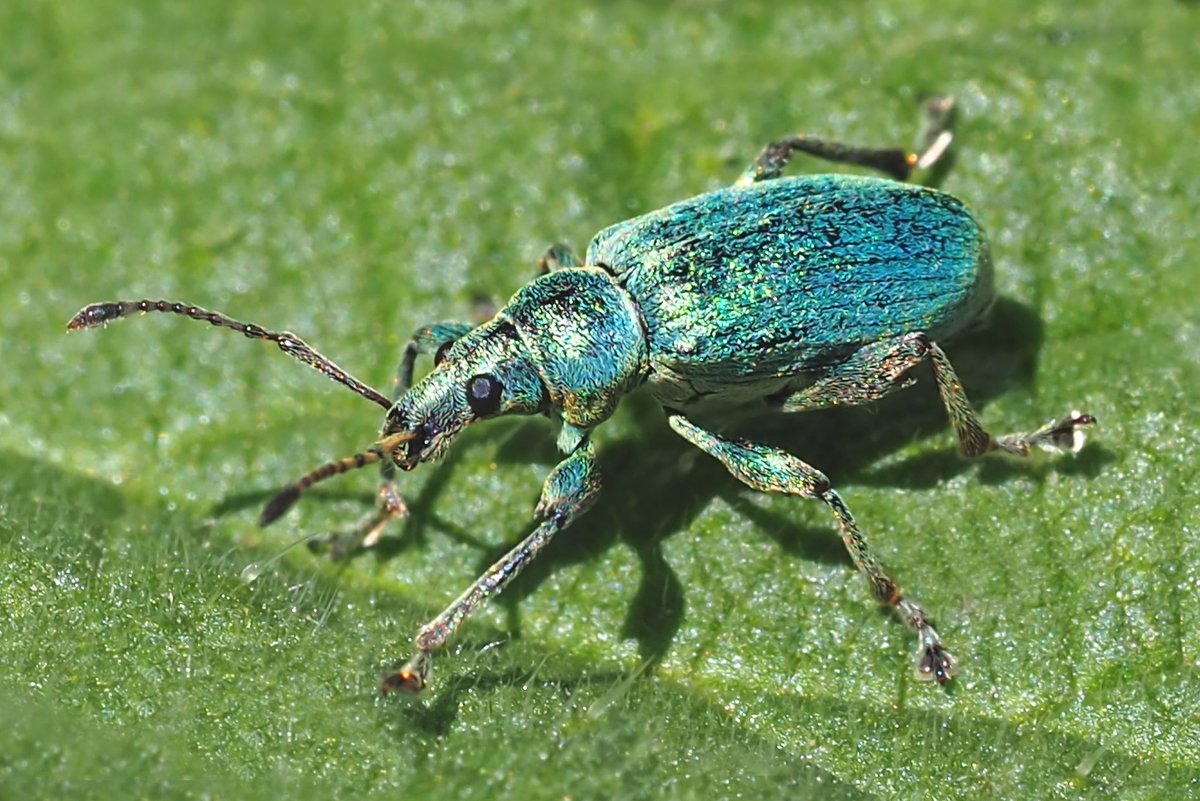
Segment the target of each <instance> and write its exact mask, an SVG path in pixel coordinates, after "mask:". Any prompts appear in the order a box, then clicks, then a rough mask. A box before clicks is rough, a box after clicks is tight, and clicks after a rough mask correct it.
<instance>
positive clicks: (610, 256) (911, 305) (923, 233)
mask: <svg viewBox="0 0 1200 801" xmlns="http://www.w3.org/2000/svg"><path fill="white" fill-rule="evenodd" d="M587 263H588V264H596V265H603V266H604V267H606V268H607V269H609V270H610V271H612V272H613V273H614V274H615V275H617V276H618V278H619V280H620V281H621V283H622V284H624V286H625V287H626V288H627V289H628V290H629V292H630V294H631V295H632V296H633V298H634V299H635V301H636V303H637V304H638V307H639V309H640V310H641V313H642V316H643V318H644V319H645V321H646V331H647V334H648V338H649V352H650V366H651V374H650V377H649V383H650V386H651V387H652V389H653V390H654V391H655V392H656V394H657V395H659V397H661V398H663V399H664V400H665V401H670V402H673V403H686V402H688V401H690V400H692V399H694V398H695V397H696V396H700V395H724V396H736V395H755V394H767V393H769V392H775V391H778V390H779V389H780V388H781V387H783V386H787V385H788V384H789V383H796V382H795V381H793V379H795V378H797V377H802V376H804V375H806V374H813V373H820V372H821V371H822V370H823V369H824V368H826V367H828V366H830V365H833V364H836V363H838V362H839V361H841V360H842V359H844V358H845V357H846V356H848V355H849V354H850V353H852V352H854V351H855V350H857V349H858V348H860V347H862V346H863V345H866V344H868V343H871V342H877V341H880V340H884V339H887V338H890V337H894V336H898V335H900V334H904V333H908V332H912V331H924V332H926V333H927V334H929V336H930V337H931V338H933V339H945V338H946V337H948V336H951V335H953V334H954V333H956V332H958V331H959V330H961V329H962V328H963V327H964V326H966V325H968V324H969V323H970V322H971V321H972V320H973V319H975V318H976V317H978V316H979V314H980V313H982V312H983V311H984V310H985V309H986V308H987V306H988V305H989V304H990V302H991V299H992V269H991V261H990V259H989V256H988V248H987V242H986V239H985V237H984V234H983V232H982V230H981V229H980V227H979V225H978V224H977V223H976V222H975V220H974V218H972V216H971V214H970V212H968V211H967V209H966V207H965V206H964V205H963V204H962V203H961V202H960V201H959V200H958V199H956V198H954V197H952V196H950V195H947V194H945V193H943V192H938V191H936V190H932V189H926V188H922V187H916V186H912V185H911V184H902V183H898V182H895V181H890V180H885V179H880V178H869V177H858V176H846V175H816V176H800V177H796V178H780V179H777V180H773V181H764V182H762V183H756V184H751V185H748V186H733V187H728V188H724V189H719V190H716V191H714V192H710V193H708V194H704V195H699V196H697V197H694V198H691V199H689V200H684V201H682V202H679V203H676V204H674V205H671V206H667V207H666V208H664V209H660V210H659V211H655V212H652V213H650V214H646V215H643V216H641V217H636V218H634V219H632V220H627V221H625V222H622V223H618V224H617V225H614V226H612V227H610V228H606V229H605V230H603V231H601V232H600V233H599V234H597V235H596V237H595V238H594V239H593V240H592V243H591V245H590V246H589V248H588V254H587ZM799 383H803V381H800V382H799Z"/></svg>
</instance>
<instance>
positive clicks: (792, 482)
mask: <svg viewBox="0 0 1200 801" xmlns="http://www.w3.org/2000/svg"><path fill="white" fill-rule="evenodd" d="M668 419H669V421H670V424H671V428H673V429H674V430H675V433H677V434H679V435H680V436H681V437H683V438H684V439H686V440H687V441H688V442H690V443H692V444H693V445H695V446H696V447H697V448H699V449H700V450H702V451H704V452H705V453H707V454H708V455H710V456H712V457H714V458H716V459H717V461H719V462H720V463H721V464H723V465H725V468H726V469H727V470H729V472H730V473H732V474H733V475H734V477H735V478H737V479H738V480H739V481H741V482H742V483H743V484H746V485H748V486H750V487H753V488H754V489H756V490H759V491H761V492H781V493H784V494H787V495H799V496H801V497H804V498H816V499H817V500H819V501H821V502H822V503H824V504H825V505H826V506H828V507H829V509H830V510H831V511H832V512H833V516H834V517H835V518H836V519H837V525H838V531H839V532H840V534H841V537H842V542H844V543H845V544H846V550H848V551H849V552H850V558H851V559H853V560H854V564H855V566H856V567H857V568H858V569H859V571H860V572H862V574H863V575H864V576H866V577H867V582H868V583H869V584H870V587H871V593H872V594H873V595H874V596H875V598H876V599H877V600H878V601H880V602H881V603H885V604H889V605H890V606H892V607H894V608H895V609H896V611H897V612H898V613H899V615H900V616H901V617H902V618H903V619H904V622H906V623H907V624H908V625H909V626H911V627H912V628H913V629H914V630H915V631H916V632H917V676H918V677H920V678H922V679H936V680H937V681H939V682H942V683H944V682H946V681H949V680H950V678H951V674H952V671H953V669H954V657H952V656H951V655H950V653H949V652H948V651H947V650H946V649H945V648H944V647H943V646H942V640H941V638H940V637H939V636H938V633H937V631H936V630H935V629H934V628H933V624H932V623H930V622H929V615H928V614H926V612H925V610H924V609H922V608H921V607H920V606H919V605H917V604H916V603H914V602H912V601H910V600H909V599H907V598H905V597H903V596H902V595H901V594H900V588H899V587H897V586H896V582H894V581H892V579H891V578H889V577H888V575H887V573H885V572H884V571H883V566H882V565H881V564H880V563H879V559H878V558H877V557H876V556H875V554H874V552H873V551H872V550H871V547H870V545H868V544H867V538H866V536H864V535H863V533H862V531H861V530H860V529H859V528H858V525H857V524H856V523H855V522H854V516H853V515H851V514H850V510H849V509H848V508H847V507H846V504H845V503H844V502H843V501H842V498H841V496H840V495H838V494H837V492H835V491H834V490H833V488H832V486H831V485H830V483H829V479H828V478H826V477H825V474H824V473H822V472H821V471H820V470H817V469H816V468H815V467H812V466H811V465H809V464H807V463H805V462H803V461H801V460H800V459H797V458H796V457H795V456H792V455H791V454H789V453H787V452H785V451H782V450H779V449H778V448H772V447H769V446H767V445H761V444H759V443H756V442H749V441H747V440H731V439H726V438H724V437H720V436H717V435H716V434H713V433H711V432H709V431H706V430H704V429H703V428H700V427H699V426H697V425H696V424H695V423H693V422H691V421H690V420H688V419H687V418H686V417H684V416H683V415H680V414H672V415H670V416H669V418H668Z"/></svg>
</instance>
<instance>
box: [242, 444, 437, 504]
mask: <svg viewBox="0 0 1200 801" xmlns="http://www.w3.org/2000/svg"><path fill="white" fill-rule="evenodd" d="M414 436H416V434H415V433H413V432H410V431H401V432H399V433H397V434H392V435H391V436H388V437H384V438H383V439H381V440H379V442H376V443H375V444H374V445H372V446H371V447H370V448H368V449H367V450H366V451H364V452H363V453H356V454H354V455H353V456H347V457H345V458H344V459H338V460H336V461H333V462H326V463H325V464H323V465H321V466H320V467H318V468H317V469H316V470H313V471H312V472H310V473H306V474H305V475H304V476H302V477H301V478H300V479H299V480H298V481H296V482H295V483H293V484H289V485H288V486H286V487H284V488H283V489H282V490H281V491H280V492H279V494H278V495H276V496H275V497H274V498H272V499H271V500H270V501H268V502H267V505H266V506H264V507H263V510H262V514H261V515H259V518H258V524H259V525H260V526H269V525H271V523H274V522H275V521H276V520H278V519H279V518H280V517H282V516H283V514H284V513H285V512H287V510H288V509H291V508H292V504H294V503H295V502H296V501H298V500H299V499H300V495H301V494H302V493H304V492H305V491H307V490H308V488H309V487H311V486H312V485H313V484H316V483H318V482H321V481H324V480H325V479H327V478H332V477H333V476H339V475H341V474H342V473H345V472H347V471H349V470H357V469H358V468H360V467H366V466H367V465H369V464H375V463H376V462H381V461H383V460H384V459H387V458H389V457H390V455H391V453H392V451H394V450H395V449H396V448H397V446H399V445H401V444H402V443H404V442H407V441H408V440H410V439H412V438H413V437H414Z"/></svg>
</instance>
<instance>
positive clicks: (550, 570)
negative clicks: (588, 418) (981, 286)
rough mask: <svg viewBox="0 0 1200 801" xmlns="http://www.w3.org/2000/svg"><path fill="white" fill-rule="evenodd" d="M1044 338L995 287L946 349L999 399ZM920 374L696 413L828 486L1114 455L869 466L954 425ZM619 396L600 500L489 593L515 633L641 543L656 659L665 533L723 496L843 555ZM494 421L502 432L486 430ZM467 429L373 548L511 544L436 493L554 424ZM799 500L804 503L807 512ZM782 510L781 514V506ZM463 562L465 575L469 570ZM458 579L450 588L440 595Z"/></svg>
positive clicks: (665, 574)
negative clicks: (477, 455) (556, 582)
mask: <svg viewBox="0 0 1200 801" xmlns="http://www.w3.org/2000/svg"><path fill="white" fill-rule="evenodd" d="M1041 343H1042V326H1041V323H1040V322H1039V320H1038V319H1037V316H1036V314H1035V313H1034V312H1033V311H1032V310H1031V309H1029V308H1028V307H1026V306H1023V305H1021V304H1018V303H1016V302H1014V301H1010V300H1006V299H1000V300H998V301H997V303H996V306H995V307H994V309H993V311H992V313H991V315H990V317H989V318H988V320H987V321H986V322H985V323H984V324H983V325H982V326H981V327H980V328H978V329H976V330H975V331H974V332H972V333H969V334H967V335H964V336H962V337H959V338H958V339H956V340H953V341H952V342H951V343H950V345H949V346H948V350H949V352H950V354H951V357H952V358H953V359H954V360H955V364H956V366H957V368H958V371H959V374H960V377H961V378H962V380H963V384H964V385H965V386H966V387H967V389H968V391H969V392H970V394H971V398H972V401H973V403H974V404H975V405H976V406H977V407H979V408H983V407H986V405H987V403H988V402H989V401H990V400H992V399H993V398H996V397H998V396H1000V395H1002V394H1004V393H1006V392H1008V391H1010V390H1012V389H1014V388H1018V387H1024V386H1028V385H1029V384H1030V383H1031V382H1032V380H1033V376H1034V375H1035V374H1036V366H1037V354H1038V352H1039V350H1040V348H1041ZM923 368H925V369H923ZM914 376H915V377H917V378H918V384H917V385H916V386H915V387H913V388H911V389H909V390H907V391H905V392H899V393H896V394H895V395H892V396H891V397H888V398H885V399H884V400H882V401H880V402H878V403H875V404H873V405H871V406H867V407H861V408H852V409H839V410H824V411H816V412H807V413H803V414H790V415H789V414H782V413H774V412H772V413H768V414H763V409H762V406H759V407H757V408H756V409H753V410H751V413H750V414H747V412H746V411H745V410H742V411H741V412H740V414H738V415H734V416H728V415H719V416H718V417H717V418H716V419H715V420H705V421H704V422H706V423H707V424H713V425H715V427H716V428H719V429H722V430H723V431H724V433H726V434H732V435H736V436H742V437H747V438H751V439H755V440H758V441H762V442H768V443H771V444H773V445H776V446H779V447H781V448H783V449H785V450H787V451H789V452H791V453H794V454H796V455H797V456H799V457H800V458H802V459H804V460H805V461H807V462H809V463H810V464H812V465H814V466H816V467H817V468H818V469H820V470H822V471H824V472H825V473H826V474H827V475H829V476H830V478H831V479H832V481H833V483H834V486H835V487H843V488H852V487H853V486H855V485H868V486H891V487H899V488H905V489H925V488H929V489H932V488H933V487H935V486H936V485H938V484H939V483H941V482H944V481H945V480H947V479H949V478H951V477H953V476H955V475H958V474H960V473H962V472H963V471H964V470H976V471H977V472H978V475H979V477H980V480H981V481H983V482H985V483H1002V482H1004V481H1006V480H1009V479H1010V478H1011V477H1015V476H1023V477H1030V476H1033V477H1034V480H1040V478H1041V477H1044V476H1045V475H1046V474H1047V473H1050V472H1071V473H1084V474H1095V473H1097V472H1099V470H1100V469H1102V467H1103V465H1104V464H1105V463H1106V462H1107V461H1109V460H1111V458H1112V457H1111V454H1109V453H1108V452H1107V451H1105V450H1104V449H1103V448H1100V447H1097V446H1095V445H1092V446H1091V447H1089V448H1087V449H1085V450H1084V451H1083V453H1082V454H1081V455H1080V456H1079V457H1077V458H1076V459H1075V460H1074V461H1072V462H1061V461H1052V460H1046V461H1045V462H1039V463H1037V464H1035V465H1030V464H1027V463H1020V464H1018V463H1016V462H1015V460H1014V461H1013V462H1009V461H1007V460H984V461H982V462H979V463H978V466H976V463H973V462H970V461H968V460H965V459H962V458H961V457H960V456H959V455H958V453H957V447H956V446H954V445H948V446H943V447H935V448H930V449H928V450H927V451H925V452H923V453H921V454H919V455H917V456H914V457H911V458H907V459H904V460H903V461H902V462H900V463H894V464H889V465H887V466H886V467H882V468H876V467H874V465H875V464H876V463H877V462H878V461H879V460H880V459H881V458H883V457H885V456H886V455H888V454H890V453H893V452H895V451H896V450H897V449H899V448H901V447H902V446H904V445H906V444H908V443H910V442H912V441H914V440H920V439H924V438H926V437H929V436H931V435H934V434H938V433H942V432H948V431H949V430H950V426H949V424H948V422H947V420H946V418H945V413H944V410H943V409H942V406H941V403H940V402H939V401H938V399H937V394H936V390H935V389H934V385H933V381H932V377H931V376H930V375H928V374H927V367H926V366H924V365H922V366H919V367H918V368H916V369H915V371H914ZM622 406H623V408H624V411H623V412H622V413H623V414H625V415H631V416H632V418H633V420H634V426H633V427H634V429H635V431H636V432H637V433H636V435H635V436H626V437H624V438H620V439H616V440H608V439H604V440H602V441H601V442H600V456H599V458H600V468H601V470H602V473H603V480H604V490H603V492H602V493H601V495H600V498H599V500H598V501H597V502H596V505H595V507H594V508H593V509H592V510H591V511H590V512H589V513H588V514H586V515H584V516H583V517H582V518H581V519H580V520H579V521H578V522H577V523H575V524H574V525H573V526H572V527H571V530H570V531H569V532H565V533H564V534H563V535H562V536H560V537H558V538H556V539H555V541H554V542H553V543H552V544H551V545H550V546H548V547H547V548H546V550H545V552H544V553H543V554H542V555H541V556H540V558H539V559H538V560H536V561H535V562H533V563H532V564H531V565H530V566H529V567H528V568H527V569H526V570H525V571H524V572H523V573H522V574H521V575H520V576H519V577H518V578H517V579H516V580H515V581H514V582H513V584H512V585H510V586H509V587H508V588H507V589H506V591H505V592H504V593H503V594H501V595H500V596H499V597H498V598H496V599H494V600H493V603H499V604H500V605H501V606H502V608H504V609H505V610H506V612H507V615H508V629H509V632H510V633H511V634H513V635H514V636H519V634H520V628H521V626H520V615H519V609H520V605H521V602H522V601H523V600H524V599H525V598H526V597H527V596H529V595H531V594H533V593H534V592H536V590H537V588H538V587H539V586H540V585H541V584H542V583H543V582H544V581H545V580H546V578H547V577H549V576H551V575H553V574H554V573H555V572H556V571H558V570H561V569H562V568H564V567H566V566H569V565H573V564H577V563H581V562H586V561H589V560H592V559H595V558H597V557H598V556H600V555H602V554H603V553H604V552H605V551H607V550H609V549H610V548H611V547H612V546H613V545H614V544H617V543H622V544H625V545H627V546H629V547H630V548H631V549H632V550H633V551H634V553H635V554H636V555H637V558H638V560H639V562H640V564H641V576H640V583H639V586H638V589H637V590H636V591H635V593H634V595H633V597H632V598H631V599H630V603H629V612H628V614H627V616H626V619H625V623H624V626H623V628H622V632H621V634H622V636H624V637H627V638H631V639H634V640H636V642H637V644H638V649H639V653H640V655H641V657H642V659H643V660H645V661H646V662H647V663H648V664H653V663H656V662H657V661H658V660H659V659H661V657H662V656H663V655H664V654H665V653H666V652H667V650H668V649H669V647H670V644H671V642H672V640H673V639H674V637H675V635H676V633H677V632H678V630H679V627H680V625H681V622H682V620H683V616H684V611H685V607H686V598H685V592H684V588H683V585H682V582H681V581H680V580H679V577H678V576H677V575H676V574H675V572H674V571H673V570H672V568H671V566H670V564H669V563H668V562H667V560H666V558H665V556H664V553H663V542H664V540H665V539H666V538H667V537H669V536H671V535H673V534H674V533H676V532H679V531H681V530H686V529H687V528H689V526H690V525H691V523H692V522H693V521H694V519H695V518H696V517H697V515H699V514H701V513H702V512H703V510H704V509H705V508H706V507H707V506H708V504H709V503H710V502H711V501H712V500H713V499H714V498H721V499H723V500H724V501H725V502H726V503H728V504H729V505H730V506H731V507H732V508H733V509H734V510H736V512H737V513H738V514H740V515H743V516H745V517H746V518H747V519H749V520H750V521H752V522H753V523H754V524H755V526H756V527H757V528H759V529H761V530H762V531H763V532H764V533H765V534H766V535H767V536H768V537H770V538H772V539H773V540H775V541H776V542H777V543H778V544H779V545H780V547H781V548H782V549H783V550H784V551H785V552H787V553H789V554H792V555H794V556H796V557H798V558H802V559H807V560H813V561H820V562H825V563H828V564H846V565H847V566H849V564H850V562H849V559H848V557H847V555H846V553H845V550H844V548H843V546H842V543H841V541H840V539H839V538H838V536H837V534H836V531H835V528H834V524H833V521H832V520H830V519H827V518H828V515H826V514H825V510H823V509H822V508H821V507H820V506H819V504H805V503H804V502H803V501H802V500H801V499H795V502H796V511H794V512H793V511H791V508H790V507H787V506H786V505H783V504H771V505H770V506H771V508H767V507H766V506H764V505H763V504H762V503H761V501H760V500H759V498H760V497H761V496H760V494H759V493H756V492H754V491H753V490H750V489H747V488H745V487H743V486H742V485H741V484H740V483H738V482H737V481H736V480H735V479H734V478H733V477H731V476H730V475H729V474H728V473H727V472H726V470H725V468H724V467H722V466H721V465H720V464H719V463H718V462H717V461H716V460H714V459H709V458H708V457H706V456H705V455H704V454H703V453H701V452H700V451H698V450H696V449H694V448H692V447H691V446H690V445H688V444H687V443H686V442H685V441H684V440H683V439H681V438H679V437H678V436H676V435H675V434H674V433H673V432H672V431H671V430H670V429H669V427H668V426H667V425H666V421H665V419H664V416H663V414H662V412H661V410H660V409H659V407H658V406H657V404H656V403H655V402H654V401H653V400H652V399H651V398H649V397H647V396H643V395H639V394H636V393H635V394H634V395H633V396H631V397H629V398H627V399H626V400H625V402H624V403H623V404H622ZM491 431H495V432H496V433H495V434H492V433H488V432H491ZM474 433H475V436H473V437H464V438H463V439H462V440H460V442H459V443H458V444H459V446H460V447H459V448H457V449H456V450H455V451H454V452H452V453H451V454H450V456H449V457H448V458H447V460H445V461H444V462H440V463H438V464H436V465H430V466H429V467H430V468H432V470H431V471H430V473H429V475H428V478H427V479H426V480H425V482H424V483H423V484H422V485H421V487H420V489H419V490H418V491H417V492H416V493H415V494H414V495H411V496H409V498H408V501H409V505H410V507H411V508H412V509H413V514H412V515H410V516H409V517H408V518H407V519H406V520H405V521H404V524H403V526H401V527H397V529H396V530H394V531H393V532H392V533H391V534H390V535H389V536H387V537H385V538H384V539H383V540H381V542H380V543H379V544H378V545H377V546H376V548H375V549H376V553H377V556H378V558H380V559H381V560H387V559H390V558H392V557H394V556H396V555H398V554H399V553H401V552H402V551H404V550H407V549H408V548H412V547H417V548H419V547H420V546H421V544H422V543H423V541H424V539H425V537H426V535H427V532H428V530H429V529H431V528H432V529H434V530H437V531H438V532H439V533H441V534H444V535H446V536H450V537H452V538H454V539H456V540H460V541H463V542H466V543H468V544H470V545H472V546H473V547H477V548H479V549H480V550H481V554H480V556H479V560H478V563H477V565H476V568H477V569H476V570H475V571H474V572H481V571H482V570H483V569H484V568H486V567H487V566H488V565H490V564H492V563H493V562H494V561H495V560H496V559H498V558H499V557H501V556H502V555H503V554H504V553H506V552H507V550H508V549H509V548H510V547H511V545H512V543H511V542H507V543H505V544H503V545H491V544H485V543H483V542H480V541H479V540H478V539H477V538H476V537H474V536H473V535H471V534H470V533H468V532H467V531H464V530H462V529H460V528H458V527H457V526H455V525H453V524H451V523H449V522H448V521H446V520H445V519H444V518H442V517H441V516H440V515H438V514H437V510H438V509H439V508H440V503H441V501H442V500H443V498H442V496H443V494H444V492H445V491H446V490H447V489H451V491H452V485H453V483H454V473H455V471H456V470H457V465H458V463H459V459H458V457H460V456H461V454H462V453H463V451H464V450H468V449H470V448H472V447H478V446H481V445H484V444H486V443H489V442H492V443H494V442H495V440H494V439H493V437H495V436H501V437H503V438H504V441H503V442H502V443H501V445H500V446H499V448H498V451H497V453H496V454H495V456H494V458H495V461H496V462H497V463H498V464H501V465H503V464H529V463H545V464H546V465H548V466H549V465H553V464H554V463H555V462H556V461H557V459H558V455H557V453H556V451H555V450H554V447H553V435H552V433H551V432H550V431H549V430H548V429H547V428H546V426H545V424H544V422H542V421H539V420H524V421H520V422H514V424H512V425H509V426H493V427H491V428H489V429H483V428H482V427H481V429H480V431H478V432H474ZM947 439H950V435H949V434H947ZM547 469H549V468H547ZM267 494H269V493H261V494H260V493H255V494H254V497H255V499H256V500H257V499H260V498H261V497H265V495H267ZM249 497H250V496H239V498H238V499H237V500H236V501H235V500H234V499H228V500H226V501H225V502H223V503H222V508H226V509H232V508H234V507H237V506H242V505H247V504H246V499H247V498H249ZM346 497H354V498H361V499H362V501H363V502H364V504H366V503H369V498H368V497H366V496H363V495H360V494H357V493H353V494H347V493H344V492H343V493H329V492H319V493H313V498H312V500H314V501H316V500H324V501H330V500H340V499H343V498H346ZM664 499H669V500H664ZM519 501H520V499H514V502H519ZM530 504H531V505H532V499H531V500H530ZM805 507H807V508H808V509H810V510H811V511H804V509H805ZM851 507H852V508H853V502H851ZM785 508H786V509H787V511H786V512H784V511H777V510H783V509H785ZM865 522H866V525H867V526H868V531H869V532H870V531H878V530H879V529H880V527H881V526H882V525H883V524H884V523H885V521H870V520H868V521H865ZM525 533H526V531H525V530H524V529H522V530H521V531H519V532H514V533H513V541H515V539H516V538H518V537H520V536H524V534H525ZM883 533H884V532H882V531H881V532H880V534H877V535H876V536H880V535H881V534H883ZM461 572H462V575H463V576H464V577H465V576H467V575H468V574H471V573H472V572H473V571H470V570H466V569H464V570H462V571H461ZM464 580H465V579H464ZM454 589H455V587H453V586H448V588H447V593H452V592H453V591H454Z"/></svg>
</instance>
